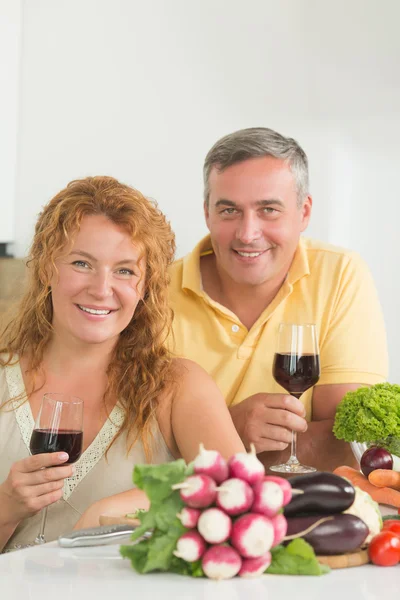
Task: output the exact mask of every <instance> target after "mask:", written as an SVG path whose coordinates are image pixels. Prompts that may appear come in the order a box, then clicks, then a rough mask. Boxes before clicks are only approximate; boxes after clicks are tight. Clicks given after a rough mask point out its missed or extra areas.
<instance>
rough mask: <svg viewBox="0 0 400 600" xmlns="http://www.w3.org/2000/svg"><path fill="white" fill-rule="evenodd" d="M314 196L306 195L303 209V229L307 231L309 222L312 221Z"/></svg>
mask: <svg viewBox="0 0 400 600" xmlns="http://www.w3.org/2000/svg"><path fill="white" fill-rule="evenodd" d="M312 204H313V201H312V196H310V195H308V196H306V198H305V200H304V202H303V205H302V207H301V208H300V210H301V231H305V230H306V229H307V227H308V223H309V221H310V217H311V212H312Z"/></svg>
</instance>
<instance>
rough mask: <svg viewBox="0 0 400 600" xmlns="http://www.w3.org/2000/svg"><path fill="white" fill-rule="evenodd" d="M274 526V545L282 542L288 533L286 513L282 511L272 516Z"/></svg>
mask: <svg viewBox="0 0 400 600" xmlns="http://www.w3.org/2000/svg"><path fill="white" fill-rule="evenodd" d="M271 523H272V527H273V528H274V541H273V544H272V546H277V545H278V544H280V543H281V541H282V540H283V538H284V537H285V535H286V533H287V528H288V524H287V521H286V517H285V515H283V514H282V513H280V514H277V515H275V516H274V517H271Z"/></svg>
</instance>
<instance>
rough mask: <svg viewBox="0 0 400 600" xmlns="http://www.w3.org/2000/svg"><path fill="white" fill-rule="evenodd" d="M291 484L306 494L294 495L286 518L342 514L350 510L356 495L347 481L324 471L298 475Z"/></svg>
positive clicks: (286, 510)
mask: <svg viewBox="0 0 400 600" xmlns="http://www.w3.org/2000/svg"><path fill="white" fill-rule="evenodd" d="M289 483H290V485H291V486H292V488H293V489H295V490H302V491H303V492H304V494H296V495H293V497H292V499H291V501H290V502H289V504H287V506H286V507H285V509H284V515H285V517H293V516H296V515H297V516H300V515H304V516H305V515H331V514H336V513H341V512H343V511H344V510H347V509H348V508H350V506H351V505H352V504H353V502H354V498H355V495H356V492H355V489H354V487H353V486H352V484H351V483H350V482H349V481H347V479H344V477H339V475H334V474H333V473H326V472H324V471H321V472H318V471H317V472H316V473H309V474H306V475H296V476H295V477H291V478H290V479H289Z"/></svg>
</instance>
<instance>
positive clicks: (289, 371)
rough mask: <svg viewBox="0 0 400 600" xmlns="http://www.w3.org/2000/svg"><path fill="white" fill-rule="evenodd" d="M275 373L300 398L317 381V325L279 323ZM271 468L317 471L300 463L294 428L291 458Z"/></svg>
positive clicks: (280, 471)
mask: <svg viewBox="0 0 400 600" xmlns="http://www.w3.org/2000/svg"><path fill="white" fill-rule="evenodd" d="M272 373H273V376H274V379H275V381H276V382H277V383H279V385H281V386H282V387H283V389H284V390H286V391H287V392H288V393H289V394H291V395H292V396H295V397H296V398H300V397H301V395H302V394H303V393H304V392H305V391H306V390H308V389H309V388H311V387H312V386H313V385H315V384H316V383H317V381H318V380H319V376H320V364H319V350H318V340H317V334H316V327H315V325H314V324H313V323H307V324H304V325H296V324H293V323H281V324H280V325H279V332H278V345H277V349H276V353H275V357H274V364H273V367H272ZM270 469H271V471H276V472H278V473H312V472H313V471H315V470H316V469H315V468H314V467H308V466H306V465H302V464H300V462H299V460H298V458H297V435H296V433H295V432H294V431H292V443H291V452H290V458H289V460H288V461H287V462H286V463H283V464H280V465H273V466H272V467H270Z"/></svg>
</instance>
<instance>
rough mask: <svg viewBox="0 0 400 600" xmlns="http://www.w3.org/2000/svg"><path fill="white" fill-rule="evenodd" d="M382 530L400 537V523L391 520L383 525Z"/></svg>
mask: <svg viewBox="0 0 400 600" xmlns="http://www.w3.org/2000/svg"><path fill="white" fill-rule="evenodd" d="M382 529H383V531H393V533H396V534H397V535H399V536H400V521H395V520H391V519H389V520H388V521H385V522H384V523H383V527H382Z"/></svg>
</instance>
